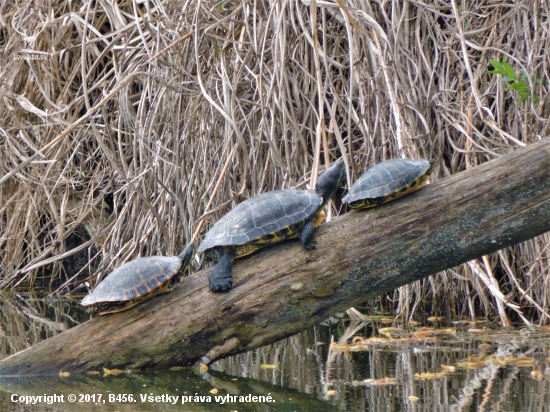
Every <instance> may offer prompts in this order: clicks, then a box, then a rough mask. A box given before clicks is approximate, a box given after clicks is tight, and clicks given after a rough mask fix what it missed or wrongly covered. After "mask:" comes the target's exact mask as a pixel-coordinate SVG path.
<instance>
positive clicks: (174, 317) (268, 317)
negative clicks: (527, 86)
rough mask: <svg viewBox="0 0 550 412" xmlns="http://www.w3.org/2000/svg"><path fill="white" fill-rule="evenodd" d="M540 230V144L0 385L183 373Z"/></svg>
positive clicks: (546, 224)
mask: <svg viewBox="0 0 550 412" xmlns="http://www.w3.org/2000/svg"><path fill="white" fill-rule="evenodd" d="M549 230H550V140H548V139H545V140H541V141H540V142H537V143H534V144H531V145H529V146H527V147H524V148H521V149H518V150H516V151H514V152H512V153H509V154H507V155H505V156H502V157H500V158H498V159H496V160H493V161H491V162H488V163H485V164H483V165H481V166H479V167H476V168H474V169H470V170H468V171H465V172H463V173H460V174H457V175H455V176H452V177H450V178H447V179H443V180H440V181H438V182H435V183H433V184H430V185H428V186H426V187H424V188H423V189H422V190H420V191H418V192H416V193H414V194H412V195H410V196H407V197H404V198H402V199H400V200H397V201H395V202H391V203H388V204H387V205H384V206H383V207H380V208H374V209H371V210H368V211H354V212H350V213H347V214H345V215H343V216H340V217H338V218H336V219H334V220H333V221H331V222H330V223H327V224H324V225H322V226H321V227H320V228H319V229H318V232H317V248H316V249H315V250H313V251H306V250H304V249H303V248H302V246H301V245H300V244H299V242H287V243H284V244H281V245H279V246H275V247H271V248H268V249H265V250H263V251H260V252H258V253H256V254H254V255H252V256H251V257H249V258H247V259H243V260H240V261H238V262H237V263H236V265H235V268H234V270H233V273H234V285H235V286H234V288H233V289H232V290H231V291H230V292H229V293H227V294H214V293H211V292H210V291H209V290H208V278H207V275H208V273H209V271H210V270H211V269H206V270H203V271H201V272H198V273H196V274H194V275H192V276H190V277H188V278H186V279H185V280H184V282H183V283H182V285H181V286H180V287H179V288H177V289H176V290H175V291H174V292H172V293H170V294H166V295H162V296H160V297H158V298H156V299H154V300H152V301H149V302H146V303H144V304H142V305H139V306H137V307H136V308H134V309H132V310H129V311H126V312H122V313H119V314H116V315H111V316H103V317H98V318H94V319H92V320H90V321H89V322H86V323H84V324H82V325H79V326H77V327H75V328H73V329H70V330H68V331H66V332H63V333H61V334H59V335H57V336H55V337H53V338H51V339H48V340H46V341H44V342H41V343H40V344H38V345H36V346H34V347H31V348H29V349H27V350H25V351H23V352H20V353H18V354H15V355H13V356H11V357H9V358H6V359H4V360H2V361H1V362H0V376H9V375H26V374H30V375H48V374H58V373H59V371H60V370H61V369H62V370H63V371H68V372H71V373H75V372H80V371H87V370H98V369H99V368H101V367H107V368H119V369H128V368H130V369H141V368H153V367H154V368H163V367H168V366H174V365H192V364H194V363H195V362H197V361H198V360H200V359H201V357H203V356H204V355H208V356H209V357H211V358H214V357H223V356H228V355H233V354H236V353H239V352H243V351H247V350H251V349H254V348H257V347H259V346H262V345H265V344H269V343H272V342H274V341H277V340H280V339H282V338H284V337H287V336H289V335H292V334H295V333H297V332H299V331H301V330H304V329H306V328H309V327H311V326H313V325H315V324H317V323H319V322H320V321H322V320H323V319H325V318H326V317H328V316H329V315H330V314H332V313H334V312H336V311H341V310H345V309H347V308H349V307H351V306H354V305H358V304H360V303H362V302H365V301H366V300H368V299H370V298H372V297H373V296H376V295H379V294H381V293H383V292H387V291H390V290H392V289H394V288H397V287H399V286H402V285H405V284H407V283H410V282H413V281H415V280H418V279H422V278H424V277H426V276H429V275H431V274H434V273H436V272H439V271H441V270H444V269H446V268H450V267H453V266H456V265H458V264H460V263H463V262H467V261H469V260H471V259H473V258H476V257H480V256H482V255H485V254H488V253H491V252H495V251H497V250H499V249H501V248H504V247H506V246H511V245H514V244H516V243H518V242H521V241H524V240H527V239H530V238H532V237H534V236H537V235H539V234H542V233H544V232H546V231H549Z"/></svg>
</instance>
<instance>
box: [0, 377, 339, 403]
mask: <svg viewBox="0 0 550 412" xmlns="http://www.w3.org/2000/svg"><path fill="white" fill-rule="evenodd" d="M213 388H216V389H219V393H217V394H212V393H211V392H210V391H211V390H212V389H213ZM4 393H7V394H9V395H8V396H6V399H8V401H7V402H10V401H11V398H12V396H13V395H15V398H14V401H15V402H13V403H24V400H25V398H24V397H25V396H34V397H35V398H34V400H35V402H36V405H33V407H38V408H40V407H42V408H41V409H45V408H44V406H45V404H46V403H47V400H45V399H43V398H42V399H40V398H38V397H39V396H43V395H46V396H51V398H50V399H53V396H52V395H53V394H56V395H57V399H60V397H61V396H63V398H62V399H63V401H62V402H60V401H57V402H54V403H53V405H54V408H53V409H54V410H57V408H55V406H59V405H61V406H63V407H64V408H63V409H67V410H73V409H74V410H79V411H88V410H91V411H97V410H98V404H100V405H102V404H103V409H104V410H118V411H136V410H138V411H158V410H185V411H212V410H219V411H224V410H226V411H230V410H236V409H238V410H243V409H244V410H257V409H259V410H266V409H268V410H270V411H277V410H285V411H287V410H308V411H309V410H311V411H315V410H319V411H337V410H339V409H338V408H337V407H336V406H333V405H330V404H328V403H326V402H323V401H322V400H319V399H317V397H316V396H314V395H309V394H305V393H300V392H298V391H296V390H293V389H288V388H282V387H280V386H278V385H271V384H269V383H266V382H262V381H258V380H255V379H245V378H241V377H239V378H236V377H234V376H228V375H226V374H224V373H219V372H211V373H207V374H205V375H202V376H201V375H199V374H198V373H196V369H184V370H180V371H168V370H166V371H157V372H156V373H154V374H149V373H145V374H140V373H130V374H129V375H126V374H125V373H124V374H123V376H105V377H98V376H90V375H87V374H82V375H79V376H69V377H67V378H60V377H57V376H56V377H50V378H48V379H44V378H42V377H34V378H32V377H26V378H11V379H3V380H0V394H4ZM70 394H74V395H76V401H75V402H71V401H69V398H68V396H69V395H70ZM99 394H101V399H100V400H99V402H98V401H97V400H98V399H99V397H98V395H99ZM113 394H127V395H125V396H126V398H128V395H130V396H132V397H133V399H134V402H133V403H123V402H120V401H117V400H116V398H114V400H109V396H113ZM167 394H170V395H171V397H172V398H171V399H170V401H168V399H167V398H165V400H161V397H162V396H163V395H165V396H166V395H167ZM195 394H197V395H198V396H201V397H203V400H204V401H202V402H201V401H199V402H196V401H194V400H189V401H186V402H184V398H183V397H184V396H185V397H186V398H187V399H189V398H193V397H194V395H195ZM227 394H229V395H232V396H233V400H230V399H231V397H227V396H226V395H227ZM249 394H250V395H252V396H263V397H267V396H270V398H271V399H272V401H271V402H270V403H267V402H261V403H260V402H255V403H253V402H246V401H245V402H242V401H239V399H240V397H243V398H245V399H246V396H247V395H249ZM94 396H95V400H96V401H95V402H94V401H90V399H94V398H93V397H94ZM119 396H120V395H119ZM150 396H153V397H158V398H157V400H156V401H154V402H151V398H149V397H150ZM176 396H177V397H178V398H175V397H176ZM208 396H209V397H210V400H209V401H208V400H206V397H208ZM235 396H237V397H238V398H235ZM86 397H88V401H86ZM144 397H147V398H146V399H144ZM216 397H218V398H216ZM119 399H120V398H119ZM220 399H223V401H220ZM235 399H236V400H235ZM241 399H242V398H241ZM7 402H6V403H7ZM222 402H223V404H222ZM13 403H12V404H13ZM172 403H174V404H172ZM220 404H221V405H220ZM71 405H72V407H71ZM259 405H262V406H264V407H263V408H262V406H259ZM15 408H16V407H14V410H15ZM19 409H21V410H26V409H23V407H21V408H19ZM19 409H17V410H19ZM27 409H29V410H30V408H28V407H27Z"/></svg>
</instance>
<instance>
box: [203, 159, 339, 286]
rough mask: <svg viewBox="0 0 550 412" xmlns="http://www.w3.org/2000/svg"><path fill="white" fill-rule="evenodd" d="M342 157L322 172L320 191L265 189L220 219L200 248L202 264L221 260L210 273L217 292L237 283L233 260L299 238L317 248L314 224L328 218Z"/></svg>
mask: <svg viewBox="0 0 550 412" xmlns="http://www.w3.org/2000/svg"><path fill="white" fill-rule="evenodd" d="M344 171H345V164H344V161H343V159H341V160H339V161H338V162H336V163H334V165H332V167H330V168H329V169H327V170H326V171H325V172H324V173H323V174H321V175H320V176H319V179H318V181H317V185H316V186H315V190H313V189H309V190H298V189H286V190H275V191H270V192H265V193H262V194H260V195H258V196H255V197H252V198H250V199H248V200H245V201H244V202H242V203H240V204H239V205H237V206H236V207H235V208H233V209H232V210H231V211H229V213H227V214H226V215H225V216H223V217H222V218H221V219H220V220H218V221H217V222H216V223H215V224H214V226H212V228H211V229H210V231H208V233H207V234H206V236H205V238H204V240H203V241H202V243H201V244H200V245H199V247H198V249H197V250H198V252H199V253H200V254H201V264H200V267H202V266H203V264H204V263H206V262H209V261H212V260H216V259H217V261H218V263H217V264H216V266H215V267H214V269H213V271H212V272H211V273H210V278H209V283H210V285H209V286H210V290H211V291H212V292H227V291H229V290H230V289H231V288H232V287H233V280H232V276H231V265H232V262H233V259H235V258H240V257H243V256H246V255H249V254H250V253H252V252H254V251H256V250H258V249H260V248H263V247H266V246H269V245H272V244H275V243H278V242H281V241H284V240H286V239H294V238H297V237H299V238H300V241H301V243H302V245H303V246H304V248H305V249H307V250H311V249H313V248H314V247H315V239H314V232H315V228H316V227H317V226H318V225H320V224H321V222H322V221H323V218H324V216H325V215H324V212H323V208H324V206H325V204H326V203H327V202H328V201H329V199H330V198H331V197H332V195H333V194H334V192H335V191H336V190H337V189H338V187H339V186H340V183H341V181H342V178H343V176H344Z"/></svg>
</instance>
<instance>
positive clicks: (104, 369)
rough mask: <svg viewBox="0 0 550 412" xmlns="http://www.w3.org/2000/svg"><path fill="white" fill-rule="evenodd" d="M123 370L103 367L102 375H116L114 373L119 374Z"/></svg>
mask: <svg viewBox="0 0 550 412" xmlns="http://www.w3.org/2000/svg"><path fill="white" fill-rule="evenodd" d="M124 372H125V371H123V370H121V369H107V368H103V376H108V375H113V376H116V375H120V374H121V373H124Z"/></svg>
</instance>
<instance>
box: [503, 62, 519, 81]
mask: <svg viewBox="0 0 550 412" xmlns="http://www.w3.org/2000/svg"><path fill="white" fill-rule="evenodd" d="M502 65H503V66H504V73H506V75H507V76H510V77H513V78H514V80H515V79H517V76H516V73H515V72H514V69H512V66H510V65H509V64H508V63H506V61H504V60H503V61H502Z"/></svg>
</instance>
